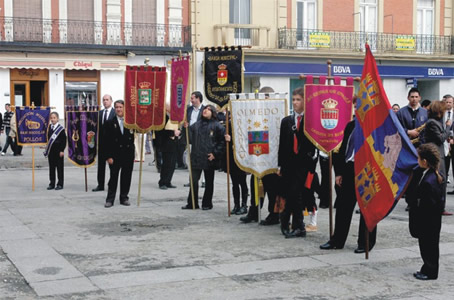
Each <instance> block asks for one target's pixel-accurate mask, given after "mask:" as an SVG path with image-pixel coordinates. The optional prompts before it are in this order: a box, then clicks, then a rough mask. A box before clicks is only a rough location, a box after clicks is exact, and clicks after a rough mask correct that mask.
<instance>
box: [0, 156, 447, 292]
mask: <svg viewBox="0 0 454 300" xmlns="http://www.w3.org/2000/svg"><path fill="white" fill-rule="evenodd" d="M35 153H36V157H37V158H36V166H37V169H36V171H35V186H36V187H35V191H34V192H33V191H32V172H31V169H30V165H31V149H30V148H25V149H24V156H22V157H12V156H9V155H7V156H3V157H0V279H1V280H0V299H185V300H189V299H454V282H453V278H454V217H443V226H442V232H441V242H440V246H441V257H440V274H439V279H438V280H436V281H418V280H416V279H414V278H413V276H412V274H413V272H415V271H416V270H419V268H420V266H421V264H422V261H421V258H420V255H419V249H418V246H417V240H416V239H413V238H411V237H410V234H409V232H408V215H407V212H405V207H406V204H405V201H403V200H402V201H400V203H399V204H398V205H397V207H396V208H395V210H394V211H393V213H392V214H391V215H390V216H389V217H388V218H386V219H385V220H384V221H382V222H381V223H380V224H379V225H378V234H377V244H376V246H375V248H374V249H373V251H372V252H371V253H370V258H369V260H366V259H365V257H364V255H362V254H354V253H353V250H354V249H355V248H356V239H357V230H358V223H359V215H358V214H354V217H353V222H352V226H351V230H350V235H349V238H348V240H347V243H346V246H345V248H344V249H342V250H330V251H324V250H320V249H319V245H320V244H323V243H324V242H326V241H327V240H328V235H329V224H328V210H327V209H321V210H320V211H319V219H318V226H319V229H318V231H317V232H311V233H308V235H307V237H306V238H298V239H290V240H289V239H287V240H286V239H284V237H283V236H282V234H281V233H280V230H279V226H278V225H274V226H258V225H257V223H251V224H241V223H240V222H239V216H232V217H228V216H227V188H226V175H225V173H220V172H216V178H215V196H214V208H213V210H209V211H202V210H196V211H187V210H181V208H180V207H181V206H183V205H184V204H185V203H186V197H187V193H188V188H185V187H183V185H184V184H185V183H187V182H188V172H187V170H177V171H176V172H175V175H174V179H173V182H172V183H173V184H174V185H176V186H177V187H178V188H177V189H169V190H166V191H164V190H160V189H159V188H158V184H157V182H158V178H159V174H158V173H157V171H156V169H155V168H154V166H149V162H150V161H151V157H150V156H147V157H146V160H147V161H146V162H145V163H144V169H143V181H142V199H141V204H140V207H138V206H137V202H136V200H137V193H138V178H139V164H138V163H135V166H134V173H133V184H132V187H131V193H130V198H131V202H132V206H130V207H124V206H121V205H119V203H118V198H117V199H116V202H115V205H114V207H112V208H110V209H106V208H104V207H103V205H104V200H105V196H106V192H97V193H93V192H91V189H92V188H94V187H95V186H96V168H95V167H93V168H90V169H88V180H89V186H88V187H89V190H90V191H89V192H85V186H84V170H83V169H81V168H77V167H74V166H72V165H71V164H70V163H68V162H66V166H65V186H64V189H63V190H60V191H55V190H52V191H47V190H46V187H47V185H48V169H47V162H46V161H45V160H44V159H43V157H42V149H39V148H36V149H35ZM451 180H452V179H451ZM452 189H453V185H452V184H450V185H449V186H448V190H452ZM202 191H203V190H202ZM232 202H233V200H232ZM447 203H448V204H447V209H448V210H449V211H454V197H453V196H448V200H447ZM266 214H267V212H266V205H265V206H264V209H263V210H262V216H266ZM421 222H424V220H421Z"/></svg>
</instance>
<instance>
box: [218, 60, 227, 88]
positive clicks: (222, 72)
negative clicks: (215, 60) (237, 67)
mask: <svg viewBox="0 0 454 300" xmlns="http://www.w3.org/2000/svg"><path fill="white" fill-rule="evenodd" d="M218 69H219V70H218V83H219V85H221V86H222V85H224V84H226V83H227V77H228V76H227V75H228V70H227V66H226V65H225V64H220V65H219V66H218Z"/></svg>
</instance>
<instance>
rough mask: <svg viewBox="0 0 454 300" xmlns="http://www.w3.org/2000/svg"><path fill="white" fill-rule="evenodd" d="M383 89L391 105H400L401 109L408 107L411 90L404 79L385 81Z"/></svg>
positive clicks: (387, 79) (388, 79)
mask: <svg viewBox="0 0 454 300" xmlns="http://www.w3.org/2000/svg"><path fill="white" fill-rule="evenodd" d="M383 88H384V89H385V92H386V95H387V96H388V100H389V103H390V104H391V105H393V104H395V103H397V104H399V106H400V107H403V106H405V105H408V100H407V94H408V90H409V88H407V82H406V81H405V79H404V78H386V79H383Z"/></svg>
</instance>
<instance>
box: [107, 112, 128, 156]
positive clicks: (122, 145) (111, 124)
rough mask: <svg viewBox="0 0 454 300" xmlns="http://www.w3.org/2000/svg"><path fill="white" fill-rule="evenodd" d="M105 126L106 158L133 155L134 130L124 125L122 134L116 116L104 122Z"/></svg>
mask: <svg viewBox="0 0 454 300" xmlns="http://www.w3.org/2000/svg"><path fill="white" fill-rule="evenodd" d="M105 127H106V128H105V138H106V140H105V145H106V148H105V151H106V152H105V153H106V158H113V159H114V161H115V159H121V158H124V156H130V155H131V154H132V157H134V132H133V131H132V130H129V129H127V128H126V127H124V130H123V134H122V133H121V129H120V125H119V123H118V119H117V118H113V119H112V120H110V121H108V122H106V125H105Z"/></svg>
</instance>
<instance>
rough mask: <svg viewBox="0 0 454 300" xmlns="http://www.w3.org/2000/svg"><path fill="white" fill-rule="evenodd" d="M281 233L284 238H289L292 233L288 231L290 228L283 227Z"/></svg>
mask: <svg viewBox="0 0 454 300" xmlns="http://www.w3.org/2000/svg"><path fill="white" fill-rule="evenodd" d="M281 232H282V234H283V235H284V236H287V235H289V234H290V231H289V230H288V228H282V227H281Z"/></svg>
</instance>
